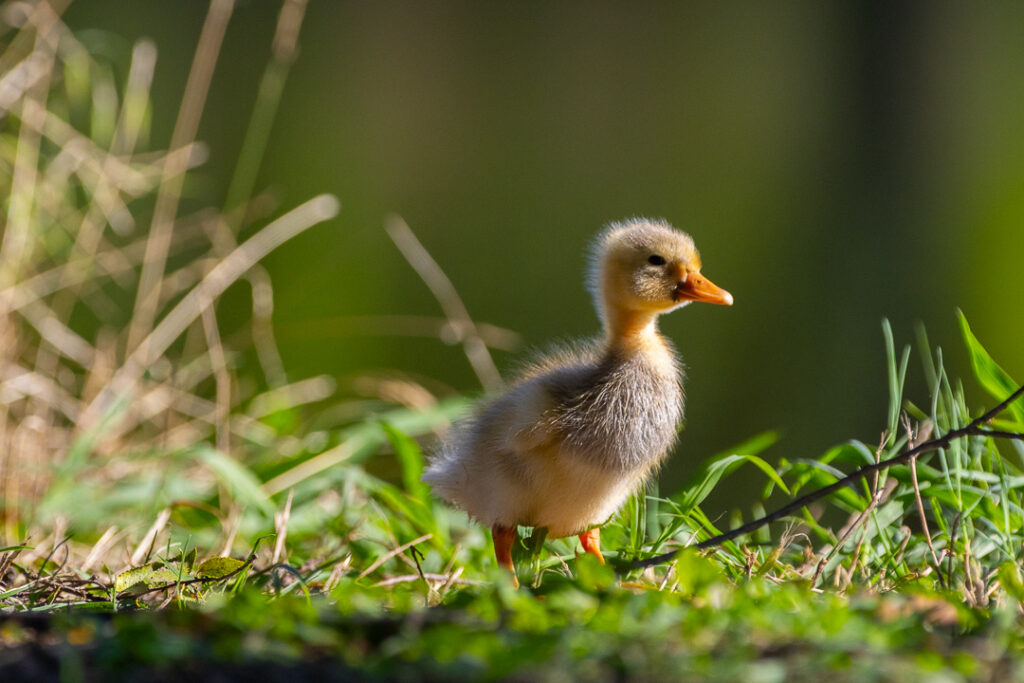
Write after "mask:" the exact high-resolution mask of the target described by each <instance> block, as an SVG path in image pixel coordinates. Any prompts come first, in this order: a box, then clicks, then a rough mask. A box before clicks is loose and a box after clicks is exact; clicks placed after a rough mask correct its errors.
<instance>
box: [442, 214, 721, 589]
mask: <svg viewBox="0 0 1024 683" xmlns="http://www.w3.org/2000/svg"><path fill="white" fill-rule="evenodd" d="M595 247H596V248H595V251H594V256H593V258H592V263H591V272H590V287H591V290H592V292H593V294H594V298H595V301H596V303H597V308H598V312H599V314H600V317H601V322H602V324H603V326H604V330H605V337H604V339H603V340H601V341H599V342H596V343H594V344H591V345H589V346H587V347H584V348H582V349H575V350H571V349H570V350H563V351H560V352H558V353H555V354H552V355H550V356H548V357H546V358H543V359H541V360H540V361H539V362H537V363H536V364H534V365H533V366H531V367H530V368H529V369H528V370H527V371H526V372H525V373H524V374H523V376H522V377H521V378H520V379H519V380H518V381H516V382H515V383H514V384H513V385H512V387H511V388H510V389H509V390H508V391H507V392H506V393H505V394H503V395H502V396H500V397H498V398H497V399H495V400H494V401H492V402H491V403H489V404H487V405H485V406H484V407H483V408H482V409H481V410H480V411H478V412H477V413H476V415H474V416H473V417H471V418H469V419H467V420H465V421H464V422H461V423H459V424H458V425H456V428H455V429H454V431H453V434H452V437H451V438H450V439H449V440H448V442H447V443H446V444H445V445H444V447H443V449H442V451H441V453H440V455H439V456H438V457H437V458H435V459H434V461H433V462H432V463H431V464H430V467H429V468H428V469H427V472H426V473H425V475H424V477H423V478H424V480H425V481H427V482H428V483H430V484H431V485H432V486H433V488H434V491H435V492H436V493H437V494H438V495H440V496H441V497H442V498H445V499H446V500H448V501H449V502H451V503H453V504H454V505H456V506H458V507H461V508H463V509H464V510H466V511H467V512H468V513H469V514H470V515H471V516H472V517H473V518H475V519H476V520H477V521H479V522H480V523H481V524H485V525H487V526H489V527H491V530H492V532H493V534H494V541H495V552H496V554H497V556H498V560H499V562H500V563H501V564H503V565H505V566H507V567H509V569H513V571H514V568H513V566H512V561H511V555H510V552H509V551H510V549H511V545H512V543H513V542H514V541H515V538H516V531H515V529H516V526H517V525H522V526H533V527H547V529H548V535H549V536H550V537H552V538H559V537H563V536H570V535H573V534H579V535H580V541H581V542H582V544H583V547H584V549H585V550H586V551H587V552H590V553H592V554H594V555H596V556H597V557H598V558H601V559H602V560H603V558H602V556H601V551H600V546H599V542H600V541H599V531H598V529H597V528H596V527H597V526H598V525H601V524H603V523H605V522H606V521H607V520H608V519H609V518H610V517H611V516H612V515H613V514H614V513H615V511H616V510H618V508H619V507H620V506H621V505H622V504H623V503H624V502H625V500H626V498H628V497H629V495H630V494H631V493H632V492H633V491H635V490H637V489H638V488H639V487H640V486H641V485H642V484H643V483H644V482H645V481H646V480H647V478H648V477H649V476H650V475H651V474H652V473H653V472H654V471H655V470H656V469H657V467H658V465H659V464H660V463H661V462H662V461H663V460H664V459H665V457H666V456H667V455H668V452H669V450H670V449H671V447H672V444H673V443H674V441H675V437H676V432H677V427H678V425H679V423H680V421H681V420H682V417H683V391H682V384H681V380H682V377H681V372H680V367H679V363H678V361H677V359H676V356H675V353H674V351H673V349H672V347H671V346H670V344H669V343H668V342H667V341H666V340H665V338H664V337H662V336H661V335H660V334H659V333H658V331H657V324H656V321H657V317H658V315H660V314H661V313H665V312H667V311H670V310H672V309H675V308H679V307H681V306H683V305H685V304H687V303H689V302H690V301H708V302H711V303H722V304H731V303H732V296H731V295H730V294H729V293H728V292H725V291H724V290H721V289H719V288H718V287H716V286H715V285H713V284H712V283H711V282H710V281H709V280H707V279H706V278H704V277H703V276H702V275H700V257H699V255H698V254H697V250H696V248H695V247H694V246H693V241H692V240H691V239H690V237H689V236H688V235H686V234H685V233H682V232H679V231H677V230H675V229H673V228H672V227H671V226H669V225H668V224H667V223H664V222H660V221H648V220H640V219H636V220H632V221H626V222H623V223H617V224H612V225H611V226H609V227H608V228H607V229H606V230H605V231H604V232H603V233H601V235H600V236H599V237H598V240H597V243H596V245H595Z"/></svg>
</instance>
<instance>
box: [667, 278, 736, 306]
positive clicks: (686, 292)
mask: <svg viewBox="0 0 1024 683" xmlns="http://www.w3.org/2000/svg"><path fill="white" fill-rule="evenodd" d="M673 298H675V300H676V301H684V300H685V301H704V302H706V303H709V304H722V305H724V306H732V294H730V293H729V292H727V291H725V290H724V289H722V288H721V287H719V286H718V285H716V284H715V283H714V282H712V281H711V280H709V279H707V278H706V277H704V276H703V275H701V274H700V273H690V274H689V275H688V276H687V277H686V279H685V280H683V281H682V282H680V283H679V284H678V285H676V291H675V292H674V295H673Z"/></svg>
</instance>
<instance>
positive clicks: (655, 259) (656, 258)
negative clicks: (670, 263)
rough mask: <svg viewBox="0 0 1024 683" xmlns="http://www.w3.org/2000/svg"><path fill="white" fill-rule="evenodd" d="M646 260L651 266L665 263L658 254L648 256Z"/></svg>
mask: <svg viewBox="0 0 1024 683" xmlns="http://www.w3.org/2000/svg"><path fill="white" fill-rule="evenodd" d="M647 262H648V263H650V264H651V265H652V266H663V265H665V259H663V258H662V257H660V256H658V255H657V254H653V255H652V256H650V257H649V258H648V259H647Z"/></svg>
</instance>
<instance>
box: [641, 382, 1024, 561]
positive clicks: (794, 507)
mask: <svg viewBox="0 0 1024 683" xmlns="http://www.w3.org/2000/svg"><path fill="white" fill-rule="evenodd" d="M1021 396H1024V385H1022V386H1020V387H1018V388H1017V390H1016V391H1014V392H1013V393H1012V394H1010V395H1009V396H1007V397H1006V399H1004V400H1003V401H1002V402H1000V403H999V405H997V406H996V407H995V408H992V409H991V410H988V411H987V412H985V413H984V414H982V415H981V416H979V417H976V418H974V419H973V420H971V421H970V423H968V424H966V425H964V426H963V427H958V428H957V429H951V430H949V431H948V432H946V433H945V434H944V435H942V436H940V437H938V438H936V439H932V440H931V441H925V442H924V443H922V444H919V445H917V446H914V447H913V448H911V449H909V450H907V451H905V452H903V453H901V454H899V455H896V456H894V457H892V458H889V459H888V460H882V461H879V462H876V463H872V464H870V465H865V466H864V467H861V468H860V469H858V470H856V471H855V472H853V473H851V474H848V475H846V476H845V477H843V478H841V479H839V480H837V481H835V482H833V483H831V484H829V485H828V486H825V487H822V488H820V489H818V490H817V491H812V492H811V493H808V494H807V495H805V496H801V497H800V498H797V499H796V500H794V501H792V502H791V503H787V504H786V505H783V506H782V507H780V508H778V509H777V510H773V511H772V512H769V513H768V514H767V515H765V516H764V517H761V518H760V519H755V520H754V521H752V522H748V523H747V524H743V525H741V526H738V527H736V528H735V529H733V530H731V531H727V532H725V533H723V534H719V535H717V536H713V537H711V538H709V539H707V540H705V541H701V542H700V543H697V544H696V545H694V546H691V547H694V548H697V549H698V550H706V549H708V548H714V547H715V546H719V545H721V544H723V543H725V542H726V541H731V540H733V539H734V538H737V537H739V536H745V535H746V534H749V533H750V532H752V531H756V530H757V529H760V528H761V527H763V526H765V525H767V524H771V523H772V522H774V521H776V520H779V519H782V518H783V517H786V516H788V515H790V514H792V513H794V512H797V511H798V510H800V509H801V508H803V507H806V506H807V505H810V504H811V503H813V502H815V501H818V500H821V499H822V498H825V497H826V496H828V495H830V494H832V493H835V492H836V491H838V490H840V489H842V488H843V487H845V486H849V485H850V484H852V483H854V482H857V481H859V480H861V479H863V478H865V477H867V476H868V475H870V474H873V473H875V472H878V471H881V470H885V469H888V468H890V467H892V466H893V465H901V464H903V463H905V462H907V461H909V460H910V459H911V458H913V457H914V456H917V455H920V454H921V453H927V452H929V451H934V450H937V449H939V448H945V447H946V446H948V445H949V444H950V443H951V442H953V441H955V440H957V439H962V438H963V437H965V436H995V437H999V438H1006V439H1017V440H1024V434H1020V433H1017V432H996V431H993V430H989V429H984V428H983V427H982V425H983V424H984V423H986V422H988V421H989V420H991V419H992V418H993V417H995V416H996V415H998V414H1000V413H1001V412H1003V411H1004V410H1006V408H1007V406H1009V405H1010V404H1011V403H1013V402H1014V401H1016V400H1017V399H1018V398H1020V397H1021ZM678 552H679V551H678V550H673V551H671V552H667V553H662V554H660V555H654V556H653V557H648V558H646V559H643V560H637V561H636V562H633V563H632V564H631V565H630V569H642V568H644V567H653V566H654V565H657V564H663V563H665V562H671V561H672V560H673V559H674V558H675V556H676V553H678Z"/></svg>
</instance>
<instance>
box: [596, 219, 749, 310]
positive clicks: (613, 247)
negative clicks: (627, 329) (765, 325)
mask: <svg viewBox="0 0 1024 683" xmlns="http://www.w3.org/2000/svg"><path fill="white" fill-rule="evenodd" d="M700 269H701V262H700V254H698V253H697V248H696V247H695V246H694V244H693V239H691V238H690V236H689V235H687V234H686V233H684V232H681V231H679V230H676V229H675V228H673V227H672V226H671V225H669V224H668V223H666V222H664V221H660V220H648V219H642V218H634V219H631V220H627V221H622V222H619V223H612V224H611V225H609V226H608V227H607V228H606V229H605V230H604V231H603V232H602V233H601V234H600V235H599V236H598V238H597V240H596V242H595V244H594V250H593V253H592V257H591V265H590V289H591V292H592V293H593V294H594V298H595V300H596V302H597V308H598V311H599V312H600V314H601V318H602V320H603V321H604V322H605V323H606V324H608V323H609V322H610V318H617V317H621V316H622V315H624V314H625V315H629V314H640V315H641V316H642V317H653V316H657V315H658V314H660V313H666V312H668V311H671V310H673V309H675V308H679V307H681V306H685V305H686V304H688V303H690V302H691V301H706V302H707V303H712V304H724V305H726V306H731V305H732V295H731V294H729V292H727V291H725V290H724V289H721V288H719V287H718V286H716V285H715V284H714V283H712V282H711V281H710V280H708V279H707V278H706V277H704V276H703V275H701V272H700Z"/></svg>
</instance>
